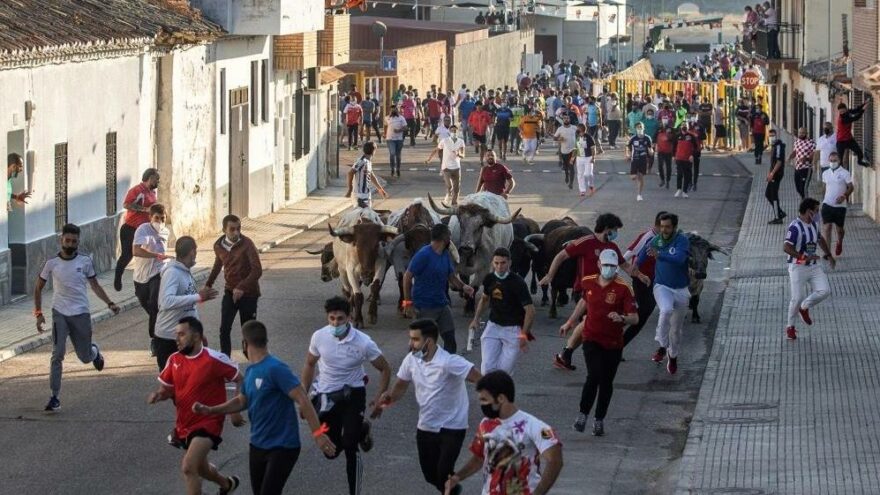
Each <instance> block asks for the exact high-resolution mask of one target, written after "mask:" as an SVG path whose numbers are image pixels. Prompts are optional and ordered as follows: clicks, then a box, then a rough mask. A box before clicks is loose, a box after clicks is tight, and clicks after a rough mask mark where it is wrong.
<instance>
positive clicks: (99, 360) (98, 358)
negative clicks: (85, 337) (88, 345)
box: [92, 344, 104, 371]
mask: <svg viewBox="0 0 880 495" xmlns="http://www.w3.org/2000/svg"><path fill="white" fill-rule="evenodd" d="M92 347H94V348H95V359H93V360H92V366H94V367H95V369H96V370H98V371H101V370H103V369H104V355H103V354H101V349H98V344H92Z"/></svg>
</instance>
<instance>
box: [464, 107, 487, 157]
mask: <svg viewBox="0 0 880 495" xmlns="http://www.w3.org/2000/svg"><path fill="white" fill-rule="evenodd" d="M491 123H492V115H491V114H489V112H487V111H486V110H484V109H483V105H482V104H481V103H477V109H476V110H474V111H473V112H471V115H470V117H468V127H469V128H470V129H471V132H472V135H473V143H474V152H475V153H479V154H480V165H482V164H483V158H484V157H485V156H486V132H487V131H488V129H489V124H491Z"/></svg>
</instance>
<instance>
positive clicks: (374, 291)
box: [367, 280, 382, 325]
mask: <svg viewBox="0 0 880 495" xmlns="http://www.w3.org/2000/svg"><path fill="white" fill-rule="evenodd" d="M381 288H382V285H381V283H380V281H379V280H373V282H372V283H371V284H370V306H369V307H368V308H367V322H369V324H370V325H375V324H376V321H377V320H378V319H379V308H378V306H379V289H381Z"/></svg>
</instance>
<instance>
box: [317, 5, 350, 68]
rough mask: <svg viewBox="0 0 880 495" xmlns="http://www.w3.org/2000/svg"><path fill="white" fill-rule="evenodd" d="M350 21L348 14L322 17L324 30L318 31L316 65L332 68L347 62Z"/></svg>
mask: <svg viewBox="0 0 880 495" xmlns="http://www.w3.org/2000/svg"><path fill="white" fill-rule="evenodd" d="M350 26H351V21H350V17H349V15H348V14H336V15H327V16H324V29H323V30H321V31H318V65H319V66H321V67H333V66H336V65H342V64H344V63H347V62H348V60H349V44H350V42H351V41H350V40H351V33H350Z"/></svg>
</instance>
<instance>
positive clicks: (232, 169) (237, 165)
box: [229, 87, 250, 218]
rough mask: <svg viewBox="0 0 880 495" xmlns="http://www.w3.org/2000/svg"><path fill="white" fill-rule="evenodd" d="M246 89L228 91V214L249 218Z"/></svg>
mask: <svg viewBox="0 0 880 495" xmlns="http://www.w3.org/2000/svg"><path fill="white" fill-rule="evenodd" d="M249 110H250V102H249V99H248V88H247V87H242V88H237V89H233V90H230V91H229V213H231V214H233V215H237V216H238V217H239V218H247V216H248V201H249V197H248V179H249V177H250V172H249V166H248V163H249V160H248V136H249V131H250V111H249Z"/></svg>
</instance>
